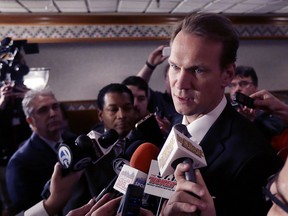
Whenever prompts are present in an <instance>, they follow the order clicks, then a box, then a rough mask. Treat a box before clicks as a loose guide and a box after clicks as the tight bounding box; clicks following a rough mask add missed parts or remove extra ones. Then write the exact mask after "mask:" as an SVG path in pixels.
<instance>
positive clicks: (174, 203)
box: [161, 163, 216, 216]
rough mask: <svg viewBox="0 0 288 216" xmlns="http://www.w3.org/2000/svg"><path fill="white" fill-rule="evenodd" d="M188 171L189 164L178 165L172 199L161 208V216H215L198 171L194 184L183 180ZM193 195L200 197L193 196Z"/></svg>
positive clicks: (211, 202) (196, 171)
mask: <svg viewBox="0 0 288 216" xmlns="http://www.w3.org/2000/svg"><path fill="white" fill-rule="evenodd" d="M188 170H189V164H183V163H181V164H178V166H177V167H176V170H175V172H174V175H175V178H176V181H177V186H176V191H175V193H174V194H173V195H172V197H171V198H170V199H169V200H168V201H167V202H166V203H165V206H164V207H163V208H162V212H161V216H175V215H183V214H184V215H185V214H193V213H195V212H196V211H197V210H200V211H201V216H216V211H215V207H214V202H213V199H212V197H211V195H210V193H209V191H208V189H207V187H206V185H205V182H204V180H203V178H202V176H201V173H200V171H199V170H195V174H196V182H197V183H194V182H190V181H187V180H186V179H185V172H186V171H188ZM192 194H195V195H197V196H199V197H200V199H198V198H197V197H195V196H193V195H192Z"/></svg>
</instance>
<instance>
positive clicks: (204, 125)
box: [182, 96, 227, 144]
mask: <svg viewBox="0 0 288 216" xmlns="http://www.w3.org/2000/svg"><path fill="white" fill-rule="evenodd" d="M226 104H227V99H226V97H225V96H223V98H222V100H221V101H220V103H219V104H218V105H217V106H216V107H215V108H214V109H213V110H212V111H211V112H209V113H207V114H206V115H203V116H201V117H200V118H198V119H196V120H194V121H193V122H191V123H190V124H188V121H187V119H186V116H184V117H183V120H182V124H184V125H186V126H187V129H188V131H189V133H190V134H191V136H192V137H191V140H192V141H194V142H195V143H197V144H199V143H200V142H201V140H202V139H203V137H204V136H205V134H206V133H207V132H208V130H209V129H210V127H211V126H212V125H213V123H214V122H215V121H216V119H217V118H218V117H219V116H220V114H221V113H222V111H223V110H224V108H225V106H226Z"/></svg>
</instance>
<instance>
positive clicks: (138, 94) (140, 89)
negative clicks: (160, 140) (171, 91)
mask: <svg viewBox="0 0 288 216" xmlns="http://www.w3.org/2000/svg"><path fill="white" fill-rule="evenodd" d="M122 84H124V85H126V86H127V87H128V88H129V89H130V90H131V91H132V93H133V96H134V107H135V110H136V112H137V113H138V115H139V120H141V119H143V118H145V116H147V115H149V114H150V112H149V110H148V101H149V95H148V94H149V87H148V84H147V82H146V81H145V80H144V79H142V78H141V77H138V76H129V77H127V78H126V79H124V80H123V81H122ZM155 118H156V120H157V122H158V125H159V128H160V129H161V131H162V134H163V136H164V137H167V135H168V133H169V131H170V129H171V123H170V122H169V120H168V119H167V118H166V117H165V116H162V117H161V116H159V115H157V112H156V113H155Z"/></svg>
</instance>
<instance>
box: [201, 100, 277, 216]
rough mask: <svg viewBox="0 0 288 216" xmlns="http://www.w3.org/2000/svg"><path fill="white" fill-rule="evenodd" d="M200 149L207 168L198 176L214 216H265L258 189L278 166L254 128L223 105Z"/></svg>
mask: <svg viewBox="0 0 288 216" xmlns="http://www.w3.org/2000/svg"><path fill="white" fill-rule="evenodd" d="M200 145H201V146H202V148H203V151H204V154H205V157H206V161H207V164H208V165H207V167H205V168H202V169H201V173H202V174H203V177H204V180H205V182H206V184H207V187H208V189H209V191H210V193H211V195H212V196H215V197H216V198H215V199H214V202H215V206H216V210H217V215H219V216H226V215H227V216H238V215H239V216H240V215H241V216H243V215H245V216H250V215H251V216H261V215H263V216H264V215H266V214H267V208H269V205H267V203H265V201H264V198H263V195H262V191H261V188H262V186H264V185H265V182H266V180H267V179H268V177H269V176H270V175H271V174H274V173H276V172H277V171H278V170H279V169H280V167H281V166H282V162H281V161H280V159H279V158H277V156H276V154H275V152H274V150H273V149H272V148H271V145H270V144H269V143H267V141H266V139H265V138H264V137H263V135H262V134H261V133H260V132H259V131H258V129H256V127H255V126H254V124H252V123H251V122H250V121H249V120H247V119H246V118H245V117H243V116H242V115H240V114H239V113H237V111H235V110H234V109H233V108H232V106H231V105H230V104H227V105H226V107H225V109H224V110H223V112H222V113H221V115H220V116H219V118H218V119H217V120H216V121H215V123H214V124H213V125H212V126H211V128H210V129H209V131H208V132H207V134H206V135H205V136H204V138H203V139H202V141H201V143H200Z"/></svg>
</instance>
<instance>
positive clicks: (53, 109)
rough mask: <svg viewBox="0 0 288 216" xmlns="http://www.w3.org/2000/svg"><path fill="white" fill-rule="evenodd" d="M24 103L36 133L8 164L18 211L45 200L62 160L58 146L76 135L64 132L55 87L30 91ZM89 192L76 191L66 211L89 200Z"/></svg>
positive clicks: (14, 202)
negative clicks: (82, 193)
mask: <svg viewBox="0 0 288 216" xmlns="http://www.w3.org/2000/svg"><path fill="white" fill-rule="evenodd" d="M22 106H23V110H24V113H25V115H26V120H27V122H28V123H29V126H30V127H31V129H32V131H33V133H32V135H31V136H30V137H29V139H28V140H26V141H25V142H24V143H23V145H22V146H21V147H20V148H19V149H18V150H17V151H16V152H15V153H14V154H13V156H12V157H11V159H10V160H9V162H8V165H7V173H6V183H7V187H8V192H9V195H10V198H11V201H12V204H13V207H14V209H15V213H17V212H20V211H23V210H25V209H28V208H30V207H31V206H32V205H34V204H35V203H37V202H39V201H41V200H42V196H41V193H42V190H43V188H44V185H45V184H46V182H47V181H48V180H50V178H51V175H52V173H53V168H54V165H55V163H56V162H57V161H58V158H57V148H58V145H59V144H60V143H61V142H66V141H68V140H70V139H73V140H75V138H76V137H75V136H74V135H73V134H71V133H68V132H66V131H63V116H62V112H61V110H60V105H59V102H58V101H57V99H56V98H55V95H54V94H53V92H52V91H51V90H49V89H41V90H40V89H38V90H30V91H28V92H27V93H26V94H25V96H24V98H23V100H22ZM83 181H84V179H83ZM81 182H82V181H81ZM82 185H83V187H84V185H85V184H84V183H83V184H80V183H79V191H80V190H81V191H82V190H84V189H82ZM80 186H81V187H80ZM86 186H87V185H86ZM87 191H88V189H87ZM74 194H75V196H74ZM85 195H86V194H85ZM85 195H83V196H82V195H81V196H80V195H79V196H80V197H78V194H77V190H75V193H73V196H72V197H71V202H70V200H69V202H68V204H67V208H66V207H65V208H64V210H63V211H64V212H65V211H68V210H70V209H71V208H76V207H78V206H81V205H82V204H83V203H86V200H88V199H89V198H90V194H88V195H89V196H88V195H87V196H85ZM78 198H79V199H78Z"/></svg>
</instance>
